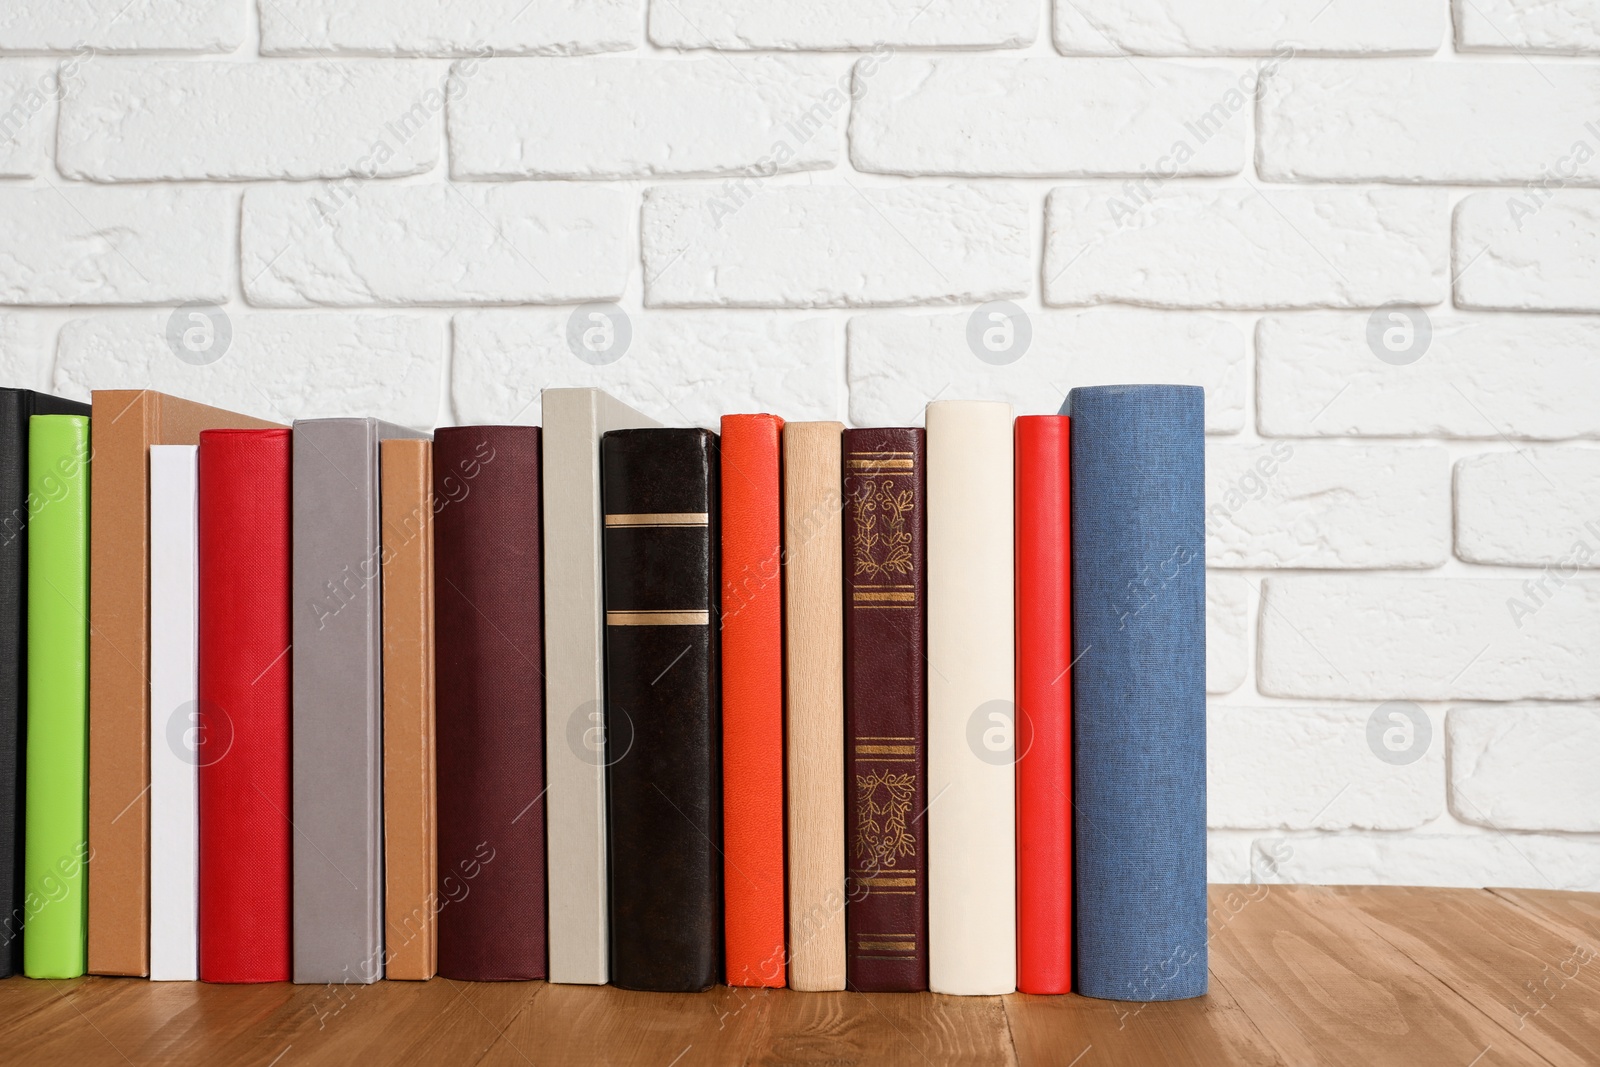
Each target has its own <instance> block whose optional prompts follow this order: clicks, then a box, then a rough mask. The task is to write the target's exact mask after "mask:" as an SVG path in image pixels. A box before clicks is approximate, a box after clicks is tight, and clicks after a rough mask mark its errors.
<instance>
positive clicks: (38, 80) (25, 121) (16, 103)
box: [0, 59, 56, 178]
mask: <svg viewBox="0 0 1600 1067" xmlns="http://www.w3.org/2000/svg"><path fill="white" fill-rule="evenodd" d="M55 115H56V64H54V63H44V62H39V61H37V60H21V59H17V60H5V61H0V178H31V177H33V176H34V175H35V174H38V173H39V171H40V170H42V169H43V168H44V163H45V142H46V141H47V140H48V139H49V134H50V128H51V123H52V121H53V120H54V119H55Z"/></svg>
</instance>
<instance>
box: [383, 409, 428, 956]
mask: <svg viewBox="0 0 1600 1067" xmlns="http://www.w3.org/2000/svg"><path fill="white" fill-rule="evenodd" d="M378 466H379V471H380V478H381V480H382V496H381V504H380V508H381V512H382V518H383V529H382V538H383V866H384V926H385V928H386V929H385V934H386V937H385V943H384V956H385V960H386V969H385V975H386V977H389V978H410V979H416V980H418V981H422V980H426V979H429V978H432V977H433V974H434V971H435V970H436V969H437V967H438V954H439V950H438V940H437V928H438V924H437V922H436V921H435V916H436V915H437V914H438V905H439V904H441V903H443V901H440V900H438V895H437V892H436V885H435V879H436V873H437V869H438V858H437V856H438V854H437V842H438V839H437V836H436V833H435V829H434V806H435V803H436V793H435V789H434V766H433V721H434V720H433V710H434V703H433V698H434V688H433V678H434V675H433V442H431V441H407V440H390V441H383V442H381V443H380V444H379V446H378Z"/></svg>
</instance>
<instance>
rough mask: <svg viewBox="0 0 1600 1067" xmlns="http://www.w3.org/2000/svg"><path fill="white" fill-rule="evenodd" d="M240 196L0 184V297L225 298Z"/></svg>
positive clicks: (9, 300)
mask: <svg viewBox="0 0 1600 1067" xmlns="http://www.w3.org/2000/svg"><path fill="white" fill-rule="evenodd" d="M237 204H238V198H237V197H236V196H235V195H234V194H232V193H230V192H227V191H225V190H218V189H196V188H163V187H161V186H148V187H144V188H139V189H100V188H92V187H91V188H86V187H83V186H56V187H48V186H47V187H42V188H17V187H11V188H4V187H0V249H4V253H3V254H0V304H164V303H168V302H177V301H181V300H209V301H212V302H214V303H220V302H221V301H223V300H226V299H227V298H228V294H229V291H230V290H231V289H232V287H233V277H234V270H235V268H234V262H233V233H234V226H235V225H236V223H235V218H236V214H237Z"/></svg>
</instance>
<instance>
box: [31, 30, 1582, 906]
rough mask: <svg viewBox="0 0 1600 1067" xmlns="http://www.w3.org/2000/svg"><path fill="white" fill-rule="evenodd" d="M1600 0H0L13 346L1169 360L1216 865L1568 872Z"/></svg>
mask: <svg viewBox="0 0 1600 1067" xmlns="http://www.w3.org/2000/svg"><path fill="white" fill-rule="evenodd" d="M1596 25H1597V23H1596V17H1595V5H1594V2H1593V0H1471V2H1466V0H1454V2H1453V6H1452V0H1338V2H1337V3H1334V4H1327V3H1326V2H1325V0H1245V2H1230V3H1208V2H1200V3H1196V2H1194V0H1188V2H1181V0H992V2H988V3H967V4H960V3H954V2H950V3H946V2H939V3H934V4H931V5H930V4H927V3H926V2H925V0H585V2H582V3H577V2H573V0H532V2H531V3H530V2H528V0H456V2H453V3H441V2H438V0H271V2H270V3H268V2H261V3H257V2H254V0H141V2H139V3H136V4H133V5H128V4H126V2H125V0H75V2H74V3H70V4H64V3H59V2H41V0H12V2H10V3H8V4H5V5H0V374H3V375H4V381H5V384H16V385H24V386H31V387H35V388H54V389H57V390H59V391H61V392H63V393H66V394H70V395H74V396H82V395H84V393H85V392H86V390H88V389H89V388H91V387H94V386H141V385H149V386H153V387H156V388H161V389H165V390H168V391H171V392H174V393H178V394H181V395H185V396H191V397H195V398H197V399H201V400H205V401H209V402H213V403H218V404H224V405H228V406H231V407H236V408H240V409H243V410H247V411H252V412H256V413H258V414H261V415H264V416H269V417H273V418H278V419H291V418H294V417H299V416H312V415H329V414H340V413H351V414H354V413H362V414H375V415H380V416H382V417H385V418H388V419H392V420H395V421H398V422H402V423H409V424H412V425H420V426H427V425H433V424H442V423H449V422H475V421H482V422H488V421H497V422H503V421H516V422H522V423H536V422H538V421H539V419H540V409H539V404H538V399H537V398H538V390H539V389H540V388H541V387H545V386H562V385H582V384H597V385H602V386H604V387H606V388H608V389H611V390H612V391H613V392H615V393H616V394H617V395H618V396H620V397H622V398H623V399H625V400H627V401H629V402H630V403H632V404H634V405H636V406H638V407H640V408H641V409H643V410H645V411H647V412H650V413H651V414H653V415H654V416H655V417H657V418H658V419H660V420H662V421H663V422H666V423H678V424H698V425H705V426H715V425H716V422H717V418H718V416H719V415H721V414H722V413H723V412H726V411H741V410H743V411H749V410H769V411H774V412H776V413H778V414H781V415H784V416H785V417H788V418H791V419H826V418H842V419H846V420H848V421H850V422H851V423H852V424H855V425H874V424H876V425H884V424H892V423H919V422H920V421H921V412H922V408H923V406H924V405H925V404H926V403H927V402H928V401H929V400H931V399H934V398H952V397H973V398H995V399H1004V400H1008V401H1010V402H1011V403H1013V404H1014V405H1015V406H1016V408H1017V410H1018V411H1019V412H1027V413H1042V412H1050V411H1054V410H1056V409H1057V408H1058V407H1059V405H1060V402H1061V400H1062V397H1063V396H1064V394H1065V393H1066V391H1067V390H1068V389H1070V388H1071V387H1073V386H1075V385H1089V384H1102V383H1112V382H1162V381H1166V382H1182V383H1193V384H1198V385H1202V386H1204V387H1205V389H1206V430H1207V433H1208V434H1209V437H1208V439H1207V462H1208V477H1207V487H1206V489H1207V497H1208V515H1207V546H1208V547H1207V552H1208V560H1209V563H1210V565H1211V570H1210V571H1209V572H1208V574H1207V641H1208V647H1207V664H1206V670H1207V690H1208V692H1209V693H1210V694H1211V696H1212V701H1213V707H1212V709H1211V717H1210V769H1209V777H1210V800H1211V806H1210V812H1209V820H1210V823H1211V825H1212V839H1211V842H1210V848H1209V858H1210V869H1211V874H1212V876H1213V878H1217V879H1224V880H1241V879H1256V880H1263V881H1271V880H1280V879H1287V880H1302V881H1306V880H1309V881H1358V882H1359V881H1378V882H1385V881H1387V882H1420V883H1426V884H1458V885H1483V884H1499V885H1526V886H1538V887H1551V886H1557V887H1570V888H1587V889H1600V821H1597V819H1596V814H1595V813H1596V812H1597V811H1600V796H1597V795H1596V793H1595V789H1596V786H1595V782H1596V781H1600V776H1596V775H1595V774H1594V773H1593V767H1594V764H1595V763H1596V761H1597V759H1600V726H1597V723H1600V703H1597V701H1600V578H1597V577H1596V575H1597V574H1600V459H1597V457H1600V443H1597V440H1600V358H1597V354H1600V188H1594V187H1595V186H1600V30H1597V29H1596ZM1452 27H1453V32H1452ZM1490 53H1502V54H1499V55H1494V54H1490Z"/></svg>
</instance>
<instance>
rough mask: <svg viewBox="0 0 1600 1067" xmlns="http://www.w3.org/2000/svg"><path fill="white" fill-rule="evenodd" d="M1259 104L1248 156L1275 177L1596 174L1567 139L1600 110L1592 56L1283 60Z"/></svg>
mask: <svg viewBox="0 0 1600 1067" xmlns="http://www.w3.org/2000/svg"><path fill="white" fill-rule="evenodd" d="M1259 109H1260V112H1259V113H1260V132H1259V135H1258V137H1257V141H1256V164H1257V169H1258V170H1259V171H1260V174H1261V176H1262V177H1263V178H1267V179H1269V180H1272V181H1335V182H1355V181H1387V182H1437V183H1444V182H1457V183H1472V182H1477V183H1483V184H1507V183H1514V182H1520V181H1531V180H1535V179H1538V178H1540V177H1541V176H1543V175H1544V174H1546V173H1548V172H1549V171H1551V170H1552V169H1556V170H1557V172H1558V173H1560V174H1561V175H1562V176H1563V177H1564V179H1565V180H1566V181H1567V182H1568V183H1569V184H1580V185H1595V184H1600V153H1596V152H1595V150H1594V146H1593V145H1592V144H1591V145H1589V146H1588V147H1587V149H1586V150H1585V151H1583V152H1576V151H1575V150H1574V142H1575V141H1578V140H1579V139H1580V138H1583V137H1585V136H1586V135H1585V130H1584V126H1583V121H1584V119H1586V118H1590V117H1600V68H1597V67H1591V66H1573V65H1570V64H1568V65H1560V64H1550V63H1545V64H1541V65H1539V66H1537V67H1535V66H1533V65H1532V64H1529V63H1435V62H1415V63H1405V62H1396V61H1394V60H1392V59H1386V60H1373V61H1361V60H1350V61H1340V60H1328V61H1324V62H1317V63H1286V64H1284V65H1283V67H1282V68H1281V69H1280V70H1278V71H1277V72H1276V73H1273V74H1270V75H1268V76H1267V77H1266V78H1265V79H1264V81H1263V84H1262V91H1261V99H1260V105H1259ZM1597 129H1600V127H1597ZM1590 139H1591V140H1592V139H1593V138H1592V137H1591V138H1590ZM1561 161H1564V162H1561Z"/></svg>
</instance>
